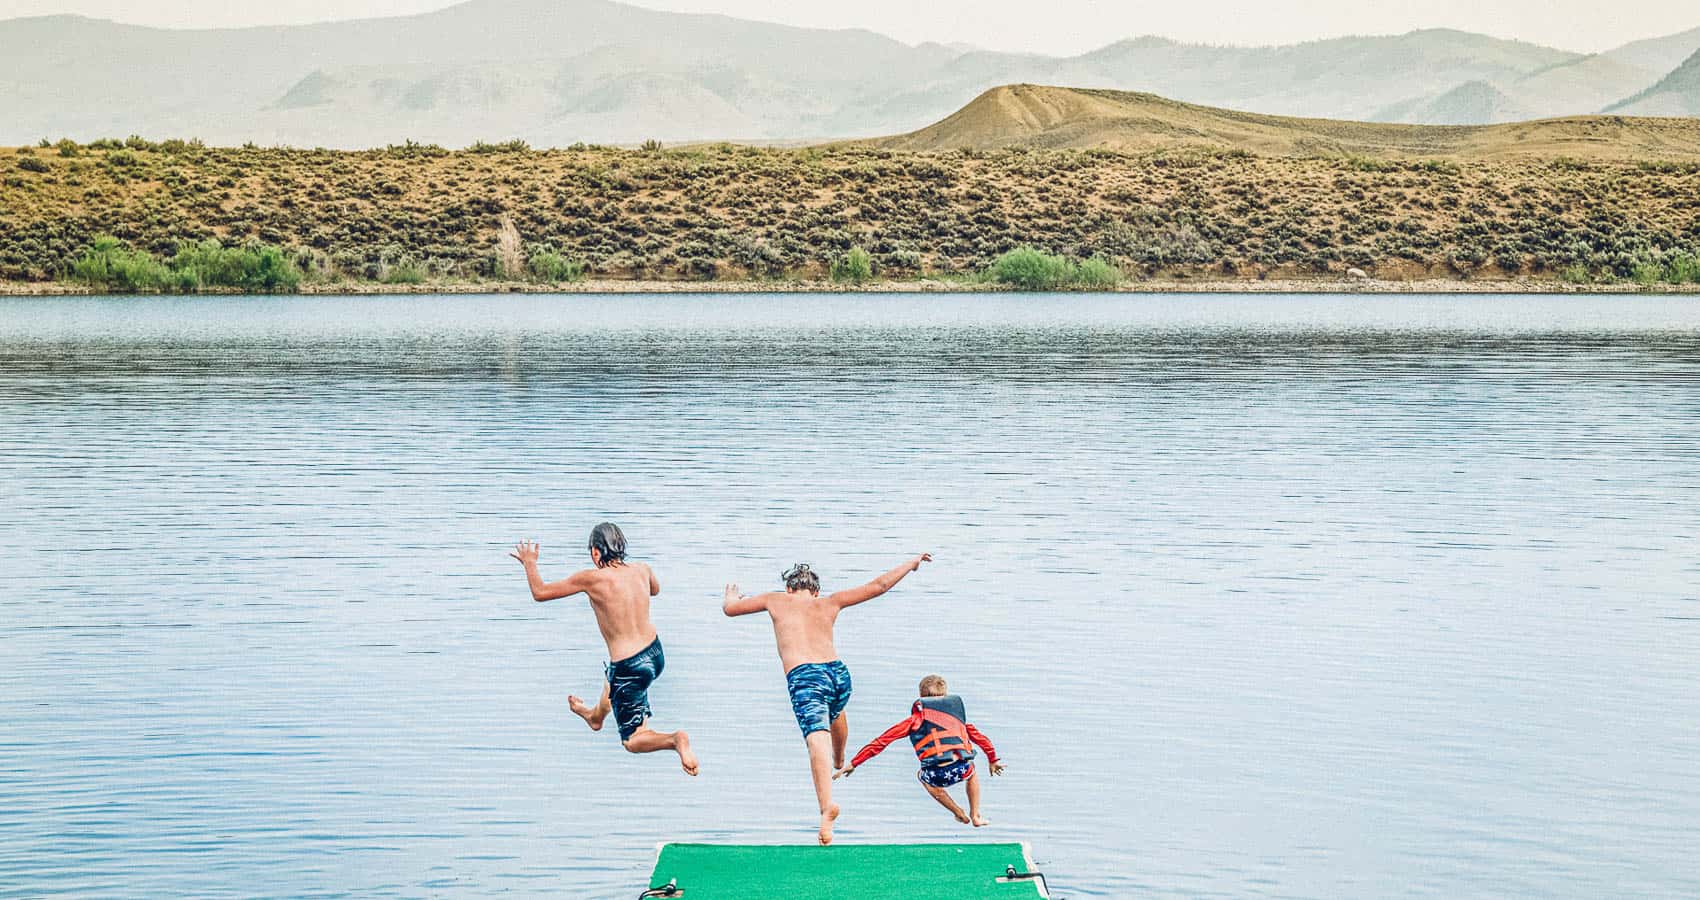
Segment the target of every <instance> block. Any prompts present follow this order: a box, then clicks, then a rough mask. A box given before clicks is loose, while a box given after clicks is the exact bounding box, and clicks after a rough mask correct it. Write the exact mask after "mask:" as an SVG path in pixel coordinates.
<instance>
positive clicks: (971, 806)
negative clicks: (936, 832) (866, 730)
mask: <svg viewBox="0 0 1700 900" xmlns="http://www.w3.org/2000/svg"><path fill="white" fill-rule="evenodd" d="M948 690H949V687H948V685H946V684H945V681H944V679H943V678H941V677H939V676H938V675H928V676H927V677H925V678H923V679H921V697H920V699H918V700H916V701H915V705H914V706H912V707H910V708H909V718H907V719H904V720H903V721H901V722H898V723H897V724H896V725H893V726H891V727H890V728H888V729H886V731H885V733H884V734H882V735H880V736H879V737H877V738H874V739H873V741H871V742H870V743H869V744H868V745H867V746H866V747H863V748H862V749H861V750H860V751H858V752H857V753H856V756H855V757H854V758H852V759H851V760H850V765H848V766H845V767H844V768H842V769H840V770H838V772H837V773H836V774H834V775H833V776H832V777H833V778H842V777H844V776H846V775H849V774H850V773H852V772H854V771H856V769H857V767H859V766H862V765H864V764H866V763H867V761H868V760H870V759H873V758H874V757H875V756H878V755H879V754H880V752H881V751H883V750H884V749H885V748H886V747H888V746H890V745H891V744H892V743H893V742H894V741H896V740H898V739H899V738H903V737H907V738H909V743H910V744H912V745H914V748H915V756H916V757H917V758H919V759H920V760H921V771H920V772H918V773H916V776H915V777H916V778H917V779H918V780H920V782H921V786H922V787H924V788H926V789H927V793H929V794H931V795H932V797H933V799H934V800H937V801H938V802H939V805H940V806H943V807H944V808H945V809H948V810H950V814H951V815H953V816H955V817H956V821H958V822H961V823H962V824H964V825H967V824H969V823H970V822H972V823H973V825H974V827H975V828H979V827H981V826H982V825H989V824H991V823H990V822H987V821H986V820H985V818H984V817H982V816H981V815H980V776H979V773H977V772H975V771H974V746H972V745H978V746H979V747H980V749H982V750H984V751H986V766H987V768H989V769H991V771H992V774H993V775H1002V774H1003V768H1004V767H1003V763H1000V762H998V751H997V750H996V749H994V748H993V747H992V742H991V741H990V740H988V739H987V738H986V736H985V735H983V734H981V733H980V730H979V729H978V728H975V727H974V726H973V725H970V724H968V713H967V712H966V711H965V710H964V708H963V706H962V698H961V697H958V696H956V695H955V694H951V693H947V691H948ZM964 781H966V782H967V783H968V812H967V813H964V812H963V811H962V807H960V806H957V805H956V801H955V800H953V799H951V796H950V788H951V787H952V786H953V785H956V784H959V783H961V782H964Z"/></svg>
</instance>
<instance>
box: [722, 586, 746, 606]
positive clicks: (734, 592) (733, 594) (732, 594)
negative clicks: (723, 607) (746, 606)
mask: <svg viewBox="0 0 1700 900" xmlns="http://www.w3.org/2000/svg"><path fill="white" fill-rule="evenodd" d="M742 596H744V595H743V594H740V593H738V586H737V585H735V584H729V585H727V586H726V602H727V603H731V602H732V601H733V600H737V599H738V598H740V597H742Z"/></svg>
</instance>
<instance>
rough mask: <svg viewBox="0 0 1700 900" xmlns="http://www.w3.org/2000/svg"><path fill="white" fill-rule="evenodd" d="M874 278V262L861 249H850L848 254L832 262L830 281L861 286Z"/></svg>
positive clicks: (866, 252)
mask: <svg viewBox="0 0 1700 900" xmlns="http://www.w3.org/2000/svg"><path fill="white" fill-rule="evenodd" d="M873 277H874V260H873V257H871V256H869V255H868V251H866V250H863V249H862V248H861V247H851V248H850V252H849V253H846V254H844V255H843V256H840V257H839V258H837V259H835V260H833V262H832V280H833V281H847V282H851V283H854V284H861V283H862V282H864V281H867V280H869V279H871V278H873Z"/></svg>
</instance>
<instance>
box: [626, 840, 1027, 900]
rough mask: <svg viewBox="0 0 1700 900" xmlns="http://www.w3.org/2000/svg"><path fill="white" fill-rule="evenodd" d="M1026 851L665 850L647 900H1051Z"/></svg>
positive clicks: (904, 847)
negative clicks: (669, 899) (672, 899)
mask: <svg viewBox="0 0 1700 900" xmlns="http://www.w3.org/2000/svg"><path fill="white" fill-rule="evenodd" d="M1049 896H1050V895H1049V893H1048V892H1047V887H1046V885H1045V883H1044V877H1043V876H1042V875H1039V874H1037V873H1035V872H1034V870H1033V860H1032V857H1031V855H1030V854H1029V853H1028V851H1027V845H1026V844H840V845H835V846H831V847H821V846H815V845H801V844H770V845H762V844H730V845H729V844H662V845H661V849H660V853H659V854H658V856H657V858H656V861H655V871H654V872H653V873H652V874H651V875H650V878H649V889H648V890H647V891H645V892H644V893H643V897H645V898H657V897H678V898H682V900H790V898H795V900H886V898H907V900H981V898H985V900H1004V898H1022V900H1032V898H1045V897H1049Z"/></svg>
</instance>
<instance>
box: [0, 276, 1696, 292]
mask: <svg viewBox="0 0 1700 900" xmlns="http://www.w3.org/2000/svg"><path fill="white" fill-rule="evenodd" d="M1024 293H1026V294H1044V293H1066V294H1700V285H1695V284H1655V285H1642V284H1639V283H1637V282H1618V283H1613V284H1572V283H1569V282H1564V281H1557V280H1552V279H1534V278H1493V279H1480V280H1468V281H1466V280H1463V279H1456V278H1422V279H1412V280H1399V281H1392V280H1377V279H1373V278H1372V279H1354V278H1269V279H1250V278H1244V279H1224V278H1214V279H1212V278H1198V279H1192V278H1153V279H1149V280H1139V281H1126V282H1123V283H1122V284H1120V285H1117V286H1116V287H1113V288H1106V289H1100V290H1090V291H1085V290H1064V291H1055V292H1050V291H1023V290H1016V289H1013V288H1009V287H1005V286H1003V285H998V284H982V283H974V282H966V281H955V280H949V281H947V280H937V279H925V278H921V279H907V280H891V281H869V282H864V283H861V284H843V283H838V282H832V281H810V280H796V281H786V280H730V279H729V280H715V281H684V280H659V279H652V280H632V279H606V278H604V279H596V278H592V279H586V280H583V281H574V282H564V283H559V284H544V283H536V282H499V281H480V282H442V283H426V284H375V283H358V282H356V283H334V282H329V283H314V284H303V285H301V287H300V289H299V290H297V291H295V292H293V293H287V294H261V293H254V292H246V291H234V290H231V291H219V290H209V291H203V292H200V293H198V294H174V293H172V294H167V293H138V294H113V293H111V292H107V291H101V290H98V289H95V288H90V287H87V286H84V285H80V284H69V283H64V282H39V283H34V282H15V281H12V282H7V281H0V297H98V296H135V297H177V296H226V297H255V296H320V297H322V296H406V295H432V294H597V295H619V294H631V295H639V294H1024Z"/></svg>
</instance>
